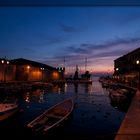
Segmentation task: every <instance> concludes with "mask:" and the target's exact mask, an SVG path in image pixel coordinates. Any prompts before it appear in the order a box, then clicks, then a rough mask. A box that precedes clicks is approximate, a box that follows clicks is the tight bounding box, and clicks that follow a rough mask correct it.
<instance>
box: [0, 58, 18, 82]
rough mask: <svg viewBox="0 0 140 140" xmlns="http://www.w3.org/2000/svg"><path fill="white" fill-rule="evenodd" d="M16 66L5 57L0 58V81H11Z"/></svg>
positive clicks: (13, 77)
mask: <svg viewBox="0 0 140 140" xmlns="http://www.w3.org/2000/svg"><path fill="white" fill-rule="evenodd" d="M15 72H16V67H15V66H14V65H12V64H11V63H10V61H9V60H7V59H6V58H0V81H1V82H6V81H13V80H14V79H15Z"/></svg>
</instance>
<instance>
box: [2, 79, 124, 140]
mask: <svg viewBox="0 0 140 140" xmlns="http://www.w3.org/2000/svg"><path fill="white" fill-rule="evenodd" d="M68 97H73V98H74V99H75V107H74V110H73V113H72V117H71V119H70V120H69V121H68V122H69V123H67V124H65V125H64V127H60V128H58V129H56V131H55V132H53V133H52V134H51V133H50V134H49V136H51V137H52V136H53V137H55V136H56V137H58V136H59V137H60V138H62V136H64V135H65V136H66V137H67V138H70V137H74V138H76V137H77V138H78V139H80V138H86V139H91V138H94V139H96V138H97V139H99V138H100V139H105V138H106V137H105V136H108V137H107V138H108V139H113V138H114V134H115V133H116V132H117V130H118V128H119V126H120V124H121V121H122V120H123V118H124V115H125V112H121V111H120V110H118V109H115V108H114V107H112V106H111V104H110V99H109V97H108V91H107V90H106V89H103V88H102V87H101V84H100V83H99V82H98V79H94V78H93V84H92V85H90V84H89V85H86V84H65V85H55V86H54V87H52V88H51V89H49V90H40V89H38V90H36V91H32V92H27V93H23V95H22V97H20V111H19V112H18V114H17V115H15V116H14V117H13V118H12V119H9V120H7V121H5V122H4V123H5V124H4V123H3V124H2V125H1V126H4V127H3V128H0V130H1V129H2V131H3V132H7V127H8V126H9V125H10V124H11V125H12V124H14V125H13V127H11V129H12V131H11V130H10V131H9V134H11V135H13V137H16V135H17V132H18V134H19V135H20V136H21V135H22V136H23V135H24V137H25V138H26V137H29V134H27V133H26V132H24V131H25V129H26V125H27V123H28V122H30V121H31V120H32V119H34V118H35V117H36V116H38V115H39V114H41V113H42V112H43V111H44V110H45V109H48V108H49V107H51V106H52V105H54V104H56V103H58V102H59V101H61V100H64V99H66V98H68ZM7 122H8V125H7ZM15 124H16V127H15ZM8 129H10V128H8ZM16 131H17V132H16ZM57 132H59V133H57ZM112 134H113V135H112ZM14 135H15V136H14ZM19 135H17V137H19ZM101 135H102V137H101ZM46 137H48V136H43V138H44V139H45V138H46ZM41 138H42V137H41Z"/></svg>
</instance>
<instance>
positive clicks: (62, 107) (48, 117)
mask: <svg viewBox="0 0 140 140" xmlns="http://www.w3.org/2000/svg"><path fill="white" fill-rule="evenodd" d="M73 107H74V104H73V99H72V98H69V99H66V100H64V101H62V102H60V103H58V104H56V105H54V106H52V107H51V108H49V109H48V110H46V111H45V112H44V113H43V114H41V115H40V116H38V117H37V118H35V119H34V120H33V121H31V122H30V123H28V124H27V127H29V128H31V129H32V130H33V131H35V132H37V131H40V130H42V131H44V132H47V131H48V130H49V129H51V128H53V127H55V126H59V124H60V123H61V122H62V121H64V120H66V119H67V118H68V116H69V115H70V114H71V112H72V110H73Z"/></svg>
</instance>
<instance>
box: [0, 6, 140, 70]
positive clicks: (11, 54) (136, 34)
mask: <svg viewBox="0 0 140 140" xmlns="http://www.w3.org/2000/svg"><path fill="white" fill-rule="evenodd" d="M138 47H140V7H134V6H133V7H132V6H131V7H128V6H126V7H125V6H120V7H119V6H116V7H115V6H112V7H111V6H110V7H109V6H108V7H107V6H106V7H105V6H93V7H84V6H82V7H80V6H79V7H76V6H75V7H56V6H55V7H49V6H48V7H47V6H46V7H0V57H5V56H6V57H7V58H8V59H15V58H21V57H22V58H25V59H30V60H34V61H38V62H42V63H45V64H48V65H51V66H54V67H58V66H64V65H65V66H66V72H70V71H71V72H73V71H74V70H75V66H76V64H78V66H79V70H80V71H81V72H82V71H83V70H85V58H87V67H86V68H87V70H89V71H92V72H107V71H108V72H111V71H113V67H114V59H116V58H118V57H120V56H122V55H124V54H126V53H128V52H130V51H132V50H134V49H136V48H138Z"/></svg>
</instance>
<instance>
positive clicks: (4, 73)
mask: <svg viewBox="0 0 140 140" xmlns="http://www.w3.org/2000/svg"><path fill="white" fill-rule="evenodd" d="M1 63H2V65H3V81H4V82H6V72H7V65H9V61H8V60H6V59H3V60H1Z"/></svg>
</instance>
